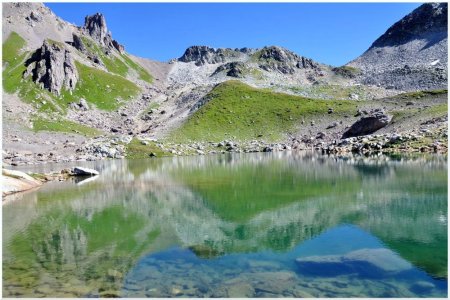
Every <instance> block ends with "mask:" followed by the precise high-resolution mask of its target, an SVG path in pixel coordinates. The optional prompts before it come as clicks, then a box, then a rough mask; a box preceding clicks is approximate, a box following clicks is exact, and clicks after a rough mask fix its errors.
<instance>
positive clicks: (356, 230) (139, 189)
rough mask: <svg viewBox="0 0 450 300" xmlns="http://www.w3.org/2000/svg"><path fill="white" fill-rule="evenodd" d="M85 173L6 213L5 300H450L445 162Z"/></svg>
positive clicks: (323, 161) (232, 162) (174, 161)
mask: <svg viewBox="0 0 450 300" xmlns="http://www.w3.org/2000/svg"><path fill="white" fill-rule="evenodd" d="M83 165H84V166H87V167H94V168H96V169H97V170H99V171H100V176H98V178H97V179H96V180H94V181H91V182H86V183H84V184H81V185H80V184H78V185H77V184H76V183H75V182H64V183H56V182H55V183H49V184H47V185H45V186H44V187H43V188H41V189H40V190H38V191H34V192H31V193H27V194H24V195H21V196H18V197H17V198H19V199H17V200H15V201H11V202H8V203H6V204H4V205H3V295H4V296H6V297H15V296H17V297H25V296H29V297H38V296H47V297H50V296H51V297H88V296H123V297H174V296H180V297H204V296H209V297H305V296H314V297H444V296H446V295H447V283H446V278H447V219H446V216H447V161H446V158H445V157H432V158H430V159H424V158H419V159H416V160H412V161H410V160H405V161H403V160H398V161H391V160H389V159H386V158H385V157H379V158H374V159H371V160H362V159H358V158H351V157H350V158H336V157H325V156H317V155H314V154H298V155H297V154H296V155H294V154H292V155H290V154H288V153H271V154H245V155H217V156H199V157H183V158H167V159H166V158H164V159H149V160H140V161H136V160H135V161H126V160H123V161H102V162H86V163H83ZM58 168H59V169H61V168H62V167H61V166H57V165H44V166H39V167H36V170H34V171H45V170H47V171H48V170H50V169H54V170H57V169H58ZM386 262H390V264H387V263H386Z"/></svg>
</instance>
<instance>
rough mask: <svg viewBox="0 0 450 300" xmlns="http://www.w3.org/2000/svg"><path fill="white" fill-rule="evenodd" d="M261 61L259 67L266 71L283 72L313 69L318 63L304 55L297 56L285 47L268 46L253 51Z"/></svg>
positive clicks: (290, 72)
mask: <svg viewBox="0 0 450 300" xmlns="http://www.w3.org/2000/svg"><path fill="white" fill-rule="evenodd" d="M255 56H256V59H258V60H259V61H261V63H260V64H259V67H260V68H261V69H263V70H266V71H269V72H270V71H279V72H281V73H283V74H293V73H294V72H295V70H296V69H315V68H317V67H318V65H317V64H316V63H315V62H314V61H313V60H312V59H308V58H306V57H302V56H299V55H297V54H295V53H293V52H291V51H289V50H287V49H284V48H281V47H277V46H270V47H264V48H262V49H261V50H260V51H258V52H256V53H255Z"/></svg>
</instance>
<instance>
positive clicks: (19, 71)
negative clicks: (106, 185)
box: [3, 3, 447, 161]
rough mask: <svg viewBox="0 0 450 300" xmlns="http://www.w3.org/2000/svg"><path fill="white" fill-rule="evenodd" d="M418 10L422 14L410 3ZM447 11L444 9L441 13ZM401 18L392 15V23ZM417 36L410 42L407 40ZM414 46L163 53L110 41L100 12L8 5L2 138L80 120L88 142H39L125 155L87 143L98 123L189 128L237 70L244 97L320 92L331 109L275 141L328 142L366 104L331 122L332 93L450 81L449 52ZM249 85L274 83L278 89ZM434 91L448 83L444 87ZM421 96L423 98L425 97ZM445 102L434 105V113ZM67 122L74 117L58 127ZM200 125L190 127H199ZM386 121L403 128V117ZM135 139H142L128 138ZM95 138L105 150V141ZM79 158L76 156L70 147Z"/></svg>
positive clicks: (128, 133) (102, 131)
mask: <svg viewBox="0 0 450 300" xmlns="http://www.w3.org/2000/svg"><path fill="white" fill-rule="evenodd" d="M421 7H423V6H421ZM426 7H431V8H430V9H431V11H432V12H433V11H435V10H437V9H439V8H440V7H441V10H442V11H444V8H442V5H441V4H436V5H431V6H430V5H425V8H426ZM419 9H420V7H419ZM430 9H425V11H426V12H427V13H425V14H419V15H426V16H428V18H433V16H434V14H433V13H430ZM422 10H423V9H422ZM419 12H420V10H419ZM412 15H414V16H415V15H417V14H416V13H414V12H413V14H412ZM443 15H444V14H443V13H441V14H438V15H437V16H438V17H439V18H443ZM415 18H417V16H416V17H415ZM408 20H409V19H408ZM414 20H415V19H414V18H412V21H411V20H410V21H408V22H409V23H408V22H406V21H405V22H403V21H401V20H400V21H399V22H400V23H399V22H397V23H396V24H400V25H402V24H410V23H411V22H412V23H414V24H416V23H417V22H415V21H414ZM428 22H429V24H431V25H430V26H431V27H430V26H428V27H427V26H425V27H426V29H424V31H426V32H428V31H429V30H430V28H432V31H433V30H434V27H433V26H434V25H433V24H435V23H433V20H431V21H430V20H428ZM422 23H423V22H422ZM422 23H420V22H418V23H417V24H419V25H417V26H419V27H420V24H422ZM425 23H426V22H425ZM426 24H428V23H426ZM436 24H438V25H436V26H438V29H439V28H440V29H439V30H440V31H439V30H434V31H433V33H435V31H439V32H441V33H442V34H444V33H445V34H446V31H443V30H442V28H443V27H442V26H441V25H442V24H443V21H439V22H437V23H436ZM400 25H395V24H394V25H393V28H394V29H395V28H396V27H399V26H400ZM402 26H403V25H402ZM404 26H407V25H404ZM404 26H403V27H404ZM400 27H401V26H400ZM403 27H401V28H403ZM401 28H400V29H401ZM415 30H416V29H415ZM427 30H428V31H427ZM416 31H417V30H416ZM388 32H396V30H391V31H389V30H388ZM421 34H422V32H421ZM388 35H389V34H388ZM389 36H391V37H392V36H393V35H392V34H390V35H389ZM394 37H395V34H394ZM380 38H381V37H380ZM378 40H379V39H378ZM378 40H377V41H378ZM382 40H383V39H382ZM384 40H386V39H384ZM446 40H447V38H444V39H442V40H440V41H439V42H438V43H437V44H434V45H432V46H431V47H428V48H426V49H424V50H422V51H425V52H426V53H431V52H432V54H433V53H441V54H442V55H443V54H444V53H445V54H446V53H447V45H446V44H444V41H446ZM377 41H376V42H374V45H375V46H377V45H384V44H383V43H381V42H379V41H378V42H377ZM411 43H412V45H413V46H414V47H415V48H414V47H412V48H411V47H409V46H410V45H411ZM405 45H406V46H405ZM418 45H419V46H420V45H422V47H423V45H425V44H423V42H422V41H421V40H420V41H419V42H417V40H416V39H412V40H411V39H409V40H408V42H407V43H406V44H402V45H398V46H395V47H391V46H387V47H381V48H380V47H371V48H369V49H368V50H367V51H366V52H365V53H364V54H362V55H361V56H360V57H359V58H357V59H356V60H354V61H352V62H350V63H349V64H347V65H344V66H340V67H333V66H330V65H326V64H322V63H320V62H317V61H314V60H312V59H310V58H307V57H304V56H301V55H299V54H296V53H294V52H292V51H290V50H289V49H286V48H283V47H280V46H265V47H262V48H258V49H251V48H239V49H238V48H236V49H233V48H212V47H208V46H191V47H188V48H187V49H186V50H185V52H184V53H183V54H182V55H181V56H180V57H179V58H176V59H173V60H171V61H170V62H168V63H164V62H157V61H152V60H149V59H146V58H140V57H137V56H134V55H131V54H129V53H127V52H126V49H125V46H123V45H121V44H120V43H119V42H118V41H116V40H114V39H113V37H112V33H111V32H109V30H108V27H107V24H106V20H105V18H104V16H103V15H102V14H100V13H97V14H94V15H93V16H86V18H85V24H84V25H83V26H75V25H73V24H70V23H68V22H65V21H63V20H62V19H60V18H59V17H57V16H56V15H55V14H54V13H53V12H52V11H51V10H50V9H48V8H47V7H46V6H45V5H44V4H39V3H4V4H3V49H4V51H3V52H4V59H3V68H4V69H3V75H4V76H3V85H4V92H3V106H4V115H5V116H7V119H8V120H9V121H7V122H6V123H5V125H6V126H5V127H6V131H4V137H5V140H6V143H7V145H8V147H12V149H18V150H13V151H21V149H23V148H25V147H26V149H29V146H25V145H23V144H20V143H18V144H17V145H15V142H13V140H15V139H17V136H28V131H29V130H34V131H37V132H42V131H43V129H46V130H50V131H52V130H53V131H65V132H66V133H72V132H74V130H75V133H76V134H81V135H82V134H83V132H84V133H86V137H85V138H84V141H82V144H83V145H84V144H86V146H83V147H81V148H80V147H78V146H77V145H71V146H70V147H69V150H67V149H66V148H67V147H64V146H63V145H60V144H59V142H58V145H59V146H55V147H53V146H48V145H46V144H45V143H44V142H43V141H42V143H41V142H38V144H40V146H41V147H42V149H44V150H45V149H57V151H61V149H63V148H64V149H65V150H64V151H66V150H67V151H68V152H71V151H72V152H75V150H77V149H79V150H80V149H81V150H80V151H81V152H82V153H83V151H88V152H89V151H90V152H89V155H92V154H93V152H95V157H98V156H99V155H101V157H104V156H106V157H108V156H109V157H122V156H123V155H125V154H126V153H125V152H126V150H125V149H124V147H122V146H120V145H117V143H116V142H112V143H111V144H108V147H107V148H108V149H113V150H111V151H109V152H108V151H107V150H104V147H103V148H102V147H100V146H99V147H97V146H95V147H94V146H92V143H97V142H93V141H92V140H89V137H88V136H91V135H92V133H93V132H97V133H98V134H97V135H98V137H101V139H100V140H102V141H111V140H112V139H120V140H121V141H126V142H129V141H130V139H132V138H135V139H137V138H150V139H162V140H164V139H168V137H170V135H171V133H172V132H174V131H175V130H178V129H180V130H181V132H182V128H183V126H185V125H186V124H187V123H188V122H189V120H190V119H192V118H195V117H196V116H197V114H201V113H202V112H203V110H201V109H200V108H201V107H202V106H203V105H205V104H206V103H207V102H208V101H218V100H217V99H214V95H215V94H214V89H215V88H216V87H217V86H219V85H221V84H223V85H221V86H222V87H225V88H229V89H233V88H236V85H233V84H226V83H227V82H228V81H230V80H238V81H239V82H240V83H242V85H239V86H237V87H238V89H239V90H240V92H241V93H243V95H242V97H243V98H242V99H248V98H245V97H249V95H247V94H246V93H247V91H251V94H252V95H254V97H260V96H261V95H265V96H264V97H268V98H272V99H278V98H280V99H284V98H285V97H287V96H283V95H289V96H293V97H294V98H293V99H298V101H303V100H301V99H304V98H308V99H317V103H319V102H320V101H322V100H324V101H329V103H330V107H329V109H328V110H324V111H328V114H330V116H322V115H321V114H322V113H323V110H321V111H320V112H319V111H316V113H315V114H316V115H315V116H313V117H312V118H311V120H310V126H305V121H304V119H303V121H301V122H300V120H302V118H301V117H296V118H297V119H296V120H297V121H298V122H294V123H295V124H294V126H292V127H290V129H289V132H284V135H283V134H278V133H280V131H279V129H280V130H281V129H282V128H281V127H280V128H274V130H275V131H274V132H277V136H279V138H280V139H289V138H291V137H296V138H297V139H298V140H300V139H303V140H308V138H305V136H310V137H311V138H310V139H309V140H310V141H313V140H314V141H316V143H323V142H325V141H328V140H329V141H331V139H339V137H340V136H342V133H343V132H344V131H345V130H346V129H348V128H349V127H350V126H351V125H352V122H354V121H355V118H357V117H358V116H361V113H359V112H352V111H350V110H349V111H348V112H346V113H343V114H342V116H343V119H342V120H341V121H339V122H336V120H334V119H333V118H331V116H333V112H334V111H336V107H334V106H335V105H339V104H338V103H335V101H341V100H346V101H347V100H348V101H355V107H359V109H361V110H367V111H370V110H372V109H375V108H381V107H383V106H385V104H383V103H384V101H385V100H384V99H391V98H389V97H394V96H395V95H397V94H399V93H402V92H405V91H414V92H419V91H421V90H427V89H442V88H446V83H447V76H446V74H445V71H446V69H447V64H446V60H445V61H444V59H442V61H441V60H439V62H437V63H436V65H433V66H432V67H430V62H429V61H427V62H426V63H423V62H419V63H417V64H416V63H415V62H414V61H412V62H411V63H410V62H409V61H411V60H414V59H415V56H414V55H415V54H414V53H416V52H417V51H416V50H417V47H418ZM402 47H403V48H402ZM405 47H407V48H405ZM408 47H409V48H408ZM410 48H411V49H410ZM405 49H406V50H407V51H406V50H405ZM5 50H7V51H5ZM378 50H380V51H381V52H377V51H378ZM394 50H395V51H394ZM397 50H398V51H397ZM402 51H403V52H404V55H403V56H402V57H401V59H397V56H396V55H397V53H398V52H402ZM414 51H416V52H414ZM5 54H6V55H5ZM430 55H431V54H430ZM429 57H431V56H429ZM429 57H428V58H427V59H429ZM395 59H397V60H399V61H400V62H399V63H398V64H394V63H392V62H391V61H390V60H395ZM405 61H406V62H407V63H405ZM422 61H423V59H422ZM380 64H381V67H380ZM444 83H445V84H444ZM253 89H259V90H261V91H269V95H271V96H267V93H258V92H255V91H254V90H253ZM249 93H250V92H249ZM224 94H227V91H225V92H224ZM279 94H282V96H280V95H279ZM411 95H414V94H411ZM418 95H421V94H420V93H419V94H418ZM425 95H426V97H431V96H430V95H428V94H425ZM432 95H434V94H432ZM437 95H443V93H442V92H438V93H437ZM295 97H297V98H295ZM407 97H412V96H407ZM439 97H442V96H438V98H439ZM439 99H441V98H439ZM256 100H257V99H256ZM370 101H372V102H373V103H370ZM430 101H435V100H433V99H432V100H430ZM436 101H437V100H436ZM439 101H441V100H439ZM249 102H252V103H253V105H254V106H255V107H253V108H250V107H249V108H248V109H249V110H252V111H258V110H259V109H261V107H260V103H261V102H259V101H253V100H252V101H249ZM286 103H287V102H286ZM433 103H434V102H433ZM341 105H342V103H341ZM424 105H426V104H425V103H420V104H418V106H419V107H422V106H424ZM439 105H440V104H439ZM264 106H265V107H266V105H265V104H264ZM377 106H378V107H377ZM380 106H381V107H380ZM274 107H275V106H273V110H274V109H275V108H274ZM16 108H20V109H16ZM388 108H389V109H393V110H401V111H402V113H403V111H404V110H405V108H404V107H403V105H402V104H401V103H398V104H396V105H394V106H389V107H388ZM411 108H414V109H415V107H411ZM267 109H268V111H269V113H268V116H269V118H270V119H272V117H273V116H274V117H275V119H274V120H272V121H274V124H277V122H278V121H279V122H283V121H282V120H283V119H284V118H288V119H293V116H292V115H289V112H288V111H287V110H289V109H288V108H287V110H286V111H283V112H278V111H277V112H275V111H272V112H270V105H269V106H268V108H267ZM440 109H441V108H439V109H437V110H436V112H437V113H439V114H440V113H441V110H440ZM219 112H220V113H223V114H225V115H226V118H225V119H224V120H223V121H225V120H227V121H226V122H228V123H227V124H224V125H223V126H221V125H220V124H218V128H228V129H227V130H229V131H230V132H227V135H230V136H239V133H238V132H237V131H238V130H241V129H242V128H240V129H239V128H238V127H233V126H229V125H230V124H240V123H242V122H240V121H239V120H238V119H239V118H242V116H240V115H238V114H236V113H234V112H233V109H229V110H227V111H220V110H219V111H218V112H217V113H219ZM411 114H413V110H411V111H410V112H408V113H407V115H408V116H409V117H412V115H411ZM353 116H354V117H353ZM439 116H440V115H439ZM244 119H246V118H244ZM417 119H418V120H419V118H417ZM17 120H21V121H20V122H18V121H17ZM277 120H278V121H277ZM418 120H417V121H416V120H414V121H412V122H413V123H414V124H416V125H414V126H416V127H417V126H419V125H418V123H419V122H418ZM420 120H421V122H425V121H429V120H422V119H420ZM442 120H443V119H442ZM229 122H231V123H229ZM299 122H300V123H299ZM394 122H395V121H394ZM439 122H440V121H439ZM439 122H438V123H439ZM445 122H446V120H445ZM63 123H64V124H70V125H68V126H66V127H64V126H60V124H63ZM335 123H336V124H335ZM438 123H436V124H438ZM43 124H45V126H43ZM249 124H250V125H245V126H251V122H250V123H249ZM280 124H281V123H280ZM430 124H434V123H430ZM439 124H440V123H439ZM225 125H226V126H225ZM24 126H25V127H24ZM193 126H194V127H193V128H195V126H196V125H195V124H194V125H193ZM389 126H390V125H389ZM430 126H437V125H430ZM389 128H391V130H394V129H395V131H397V130H400V127H398V128H397V126H391V127H389ZM91 129H92V130H91ZM242 130H243V129H242ZM325 132H327V134H325ZM194 136H195V135H194ZM316 137H320V138H316ZM33 138H34V137H33ZM46 138H47V137H46ZM255 138H257V139H263V138H261V137H255ZM27 139H28V137H27ZM58 139H59V137H58ZM33 140H34V139H33ZM77 143H78V142H77ZM98 143H100V142H98ZM108 143H109V142H108ZM114 143H116V144H114ZM121 143H122V142H121ZM135 144H136V141H134V142H133V145H135ZM119 146H120V147H119ZM153 146H154V145H153ZM100 148H101V149H103V150H101V151H100V150H98V149H100ZM83 149H85V150H83ZM86 149H87V150H86ZM96 151H97V152H96ZM14 153H15V152H14ZM14 155H15V154H13V157H12V158H14ZM75 157H77V154H75V155H73V158H75ZM88 157H91V156H88ZM25 161H26V159H25Z"/></svg>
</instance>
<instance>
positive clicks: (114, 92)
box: [62, 62, 139, 110]
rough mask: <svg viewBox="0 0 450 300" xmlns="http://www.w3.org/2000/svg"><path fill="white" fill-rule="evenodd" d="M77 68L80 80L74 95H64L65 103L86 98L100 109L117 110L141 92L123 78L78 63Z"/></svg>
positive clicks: (64, 93)
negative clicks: (130, 97)
mask: <svg viewBox="0 0 450 300" xmlns="http://www.w3.org/2000/svg"><path fill="white" fill-rule="evenodd" d="M76 66H77V70H78V73H79V75H80V80H79V82H78V84H77V86H76V88H75V90H74V91H73V92H72V94H71V93H69V91H64V92H63V93H62V95H63V99H64V102H65V103H69V102H73V101H79V99H80V98H85V99H86V100H87V101H88V102H89V103H91V104H94V105H95V106H97V107H98V108H99V109H103V110H115V109H117V108H118V107H120V105H121V104H122V103H123V102H124V101H126V100H128V98H129V96H135V95H136V94H137V93H138V92H139V88H138V87H137V86H136V85H135V84H134V83H132V82H131V81H128V80H126V79H125V78H123V77H121V76H118V75H113V74H110V73H106V72H104V71H102V70H98V69H95V68H91V67H88V66H86V65H83V64H81V63H79V62H76ZM117 99H119V101H117Z"/></svg>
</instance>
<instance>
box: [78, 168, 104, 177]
mask: <svg viewBox="0 0 450 300" xmlns="http://www.w3.org/2000/svg"><path fill="white" fill-rule="evenodd" d="M72 174H74V175H75V176H94V175H98V174H100V173H99V172H98V171H96V170H94V169H89V168H83V167H75V168H73V170H72Z"/></svg>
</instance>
